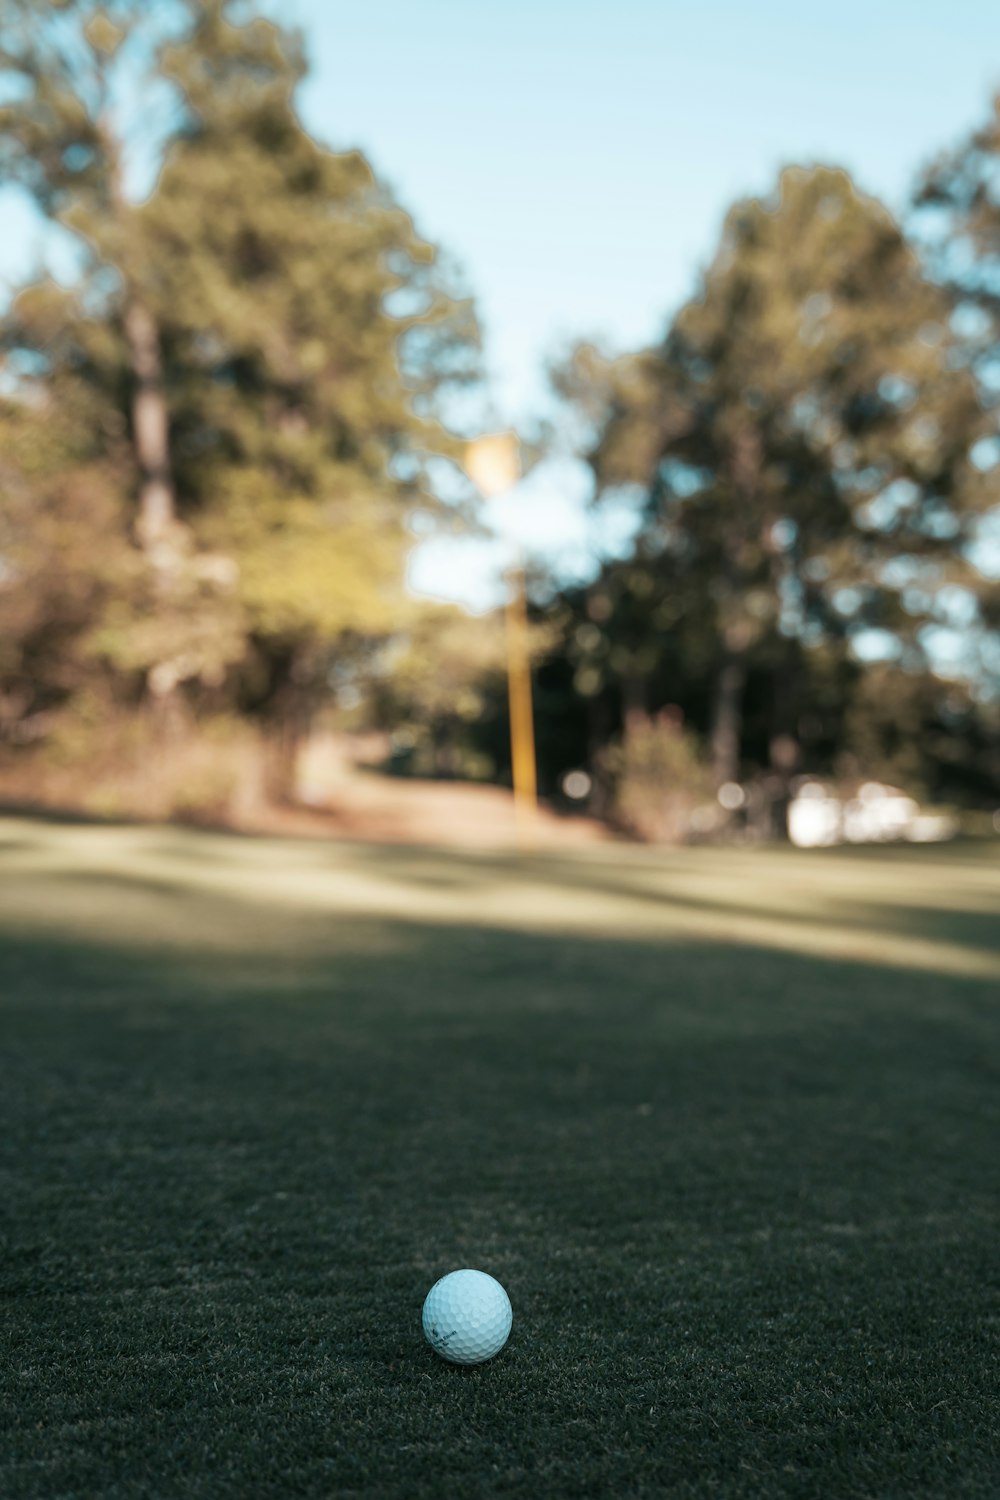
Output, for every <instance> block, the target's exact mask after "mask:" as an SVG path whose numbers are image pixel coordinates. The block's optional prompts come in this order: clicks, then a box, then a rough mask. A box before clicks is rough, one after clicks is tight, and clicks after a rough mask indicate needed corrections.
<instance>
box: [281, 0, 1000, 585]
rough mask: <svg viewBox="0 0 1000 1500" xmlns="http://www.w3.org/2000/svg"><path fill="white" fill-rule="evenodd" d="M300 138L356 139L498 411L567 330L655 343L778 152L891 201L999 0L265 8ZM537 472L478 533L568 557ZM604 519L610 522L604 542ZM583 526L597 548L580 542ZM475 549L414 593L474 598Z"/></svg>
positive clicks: (985, 43)
mask: <svg viewBox="0 0 1000 1500" xmlns="http://www.w3.org/2000/svg"><path fill="white" fill-rule="evenodd" d="M283 12H284V14H285V15H286V16H294V17H295V18H297V19H298V20H299V22H300V23H301V24H302V25H303V26H304V27H305V29H306V32H307V34H308V36H309V39H310V44H311V50H312V55H313V59H314V63H315V72H314V75H313V77H312V79H311V80H310V82H309V83H308V85H307V87H306V90H305V94H304V96H303V101H302V102H303V111H304V114H305V116H306V119H307V121H308V123H309V124H310V126H311V127H312V129H313V130H314V131H316V132H317V133H318V134H320V135H322V136H324V137H325V138H327V139H328V140H329V141H331V142H332V143H334V144H336V145H347V144H356V145H359V146H361V147H363V148H364V149H365V151H366V152H367V153H368V154H369V155H370V157H371V158H372V159H373V161H374V163H375V165H376V167H377V168H378V169H379V171H380V172H381V173H382V174H383V175H384V176H385V177H386V178H387V179H388V180H389V181H390V182H391V183H392V184H393V186H394V187H395V188H396V190H397V192H398V193H399V194H400V196H401V197H402V199H403V201H404V202H405V203H406V205H407V206H408V207H409V208H410V209H411V211H412V212H413V213H414V215H415V217H416V219H417V222H418V224H419V226H420V227H421V229H422V230H423V231H424V233H426V234H427V235H429V236H430V237H431V238H433V239H435V240H436V241H439V242H441V243H443V244H444V245H445V246H446V247H447V248H448V249H449V250H450V251H451V252H452V253H453V254H454V255H455V256H456V257H457V259H458V260H459V262H460V263H461V265H462V266H463V267H464V269H465V272H466V274H467V276H468V279H469V282H470V284H471V286H472V289H473V290H474V292H475V294H476V297H477V300H478V303H479V307H480V312H481V316H482V319H483V322H484V325H485V331H486V336H487V341H488V343H487V351H488V356H489V362H490V368H491V372H492V374H493V377H494V382H495V389H496V393H497V399H498V405H499V410H500V413H501V415H502V416H503V417H505V418H507V419H514V420H517V419H520V418H523V417H527V416H529V415H530V414H531V413H532V412H533V411H534V410H536V409H537V406H538V403H539V402H540V401H543V400H544V398H545V385H544V380H543V377H542V370H543V366H544V362H545V359H546V357H547V356H549V355H551V354H552V352H553V351H555V350H557V349H558V348H559V347H560V346H561V345H563V344H564V343H565V342H566V341H567V340H569V339H570V338H573V337H578V336H581V335H586V336H596V337H599V338H602V339H604V340H605V341H606V342H607V343H608V344H609V345H611V346H612V347H615V348H621V349H624V348H634V347H637V346H640V345H642V344H645V343H648V342H649V341H650V340H652V339H654V338H656V337H657V336H658V334H659V333H660V332H661V330H662V329H663V327H664V324H665V322H666V319H667V317H668V315H669V313H670V312H671V310H672V309H674V308H675V307H677V306H678V304H679V303H681V302H682V301H683V300H684V299H685V298H686V297H687V296H688V295H689V294H690V292H691V290H692V289H693V286H694V284H695V280H696V277H697V273H698V269H699V267H700V266H701V265H702V264H703V263H704V262H705V261H706V259H707V258H708V256H709V255H710V253H711V251H712V248H713V246H714V243H715V240H716V237H717V235H718V232H719V228H720V225H721V221H722V217H723V214H724V213H725V210H726V208H727V207H728V206H729V204H730V203H731V202H732V200H733V199H734V198H736V197H740V196H743V195H745V194H747V193H756V192H763V191H767V189H768V188H769V187H770V186H771V184H772V183H773V181H774V178H775V175H776V173H777V171H778V170H779V168H780V167H781V166H782V165H783V164H785V163H788V162H793V161H794V162H808V161H824V162H829V163H836V164H838V165H842V166H845V167H847V168H848V170H850V171H851V172H852V174H853V175H854V176H855V178H856V179H857V181H858V182H859V184H860V185H861V186H862V187H863V188H865V189H867V190H868V191H870V192H873V193H877V194H878V195H880V196H881V197H883V198H884V199H885V200H886V201H887V202H888V203H889V204H890V205H891V206H892V207H893V208H895V209H896V210H897V211H898V210H901V209H902V208H903V205H904V204H905V201H906V197H907V194H908V191H909V189H910V185H911V183H912V181H913V178H914V175H915V174H916V172H917V171H918V170H919V168H920V167H921V165H922V164H923V163H925V162H926V161H927V160H928V159H929V158H930V157H931V156H933V155H934V154H935V153H936V152H937V151H939V150H941V149H942V148H943V147H946V146H948V145H950V144H953V143H954V142H956V141H957V140H958V139H960V138H961V137H962V136H963V135H964V134H965V133H966V132H967V131H969V130H970V129H972V128H973V127H974V126H975V125H976V124H977V123H978V122H979V121H980V120H981V119H982V118H983V116H984V114H985V111H986V108H987V103H988V100H989V98H990V96H991V94H992V93H994V92H995V91H996V90H997V89H1000V0H839V3H838V4H832V3H830V4H827V5H825V6H822V7H820V6H815V5H814V6H809V5H803V4H802V3H801V0H757V3H755V4H750V3H747V0H701V3H697V0H683V3H682V0H618V3H617V4H614V5H613V4H611V3H609V0H602V3H595V0H507V3H504V4H500V3H496V0H493V3H483V0H479V3H477V0H421V3H420V4H413V3H412V0H387V3H383V4H371V5H369V6H366V7H365V6H358V5H357V4H355V3H351V4H347V3H344V0H333V3H330V0H288V3H286V4H285V5H284V6H283ZM586 492H587V486H586V479H585V476H584V475H582V474H581V473H580V472H578V471H577V470H575V469H574V468H573V467H571V466H562V467H560V468H559V469H558V470H557V471H555V472H547V473H542V474H540V475H539V476H538V477H537V479H536V480H535V481H533V482H532V483H530V484H528V485H526V486H524V493H517V494H515V495H512V496H511V497H509V499H508V500H507V501H501V502H495V504H494V511H493V514H494V519H495V520H496V523H497V524H498V527H499V529H500V530H501V531H502V532H503V533H504V534H505V535H508V536H511V535H513V536H518V537H520V538H521V540H522V541H523V542H525V543H526V544H527V545H528V547H529V548H531V549H533V550H536V551H538V552H539V553H542V554H544V555H546V556H548V557H555V558H558V559H559V560H560V561H562V562H564V563H566V564H568V565H570V566H572V565H574V564H576V565H581V566H582V565H583V560H584V557H585V554H586V553H587V552H588V551H589V550H590V549H591V548H592V547H593V546H594V544H595V543H597V542H599V541H605V542H611V543H613V541H614V537H615V527H614V524H613V523H610V522H609V523H604V524H603V526H602V523H600V522H598V521H595V519H594V518H593V517H592V516H591V515H590V514H589V513H588V509H587V506H586V503H585V498H586ZM619 530H620V528H619ZM602 532H603V536H602ZM499 556H500V549H497V548H490V547H489V546H486V545H484V544H482V543H465V544H460V543H454V542H449V543H441V544H432V545H431V546H429V547H425V548H424V549H422V551H421V553H420V554H419V555H418V556H417V557H416V559H415V562H414V567H413V570H412V578H413V581H414V583H415V584H416V585H417V586H418V587H424V588H428V589H431V590H433V591H435V592H441V593H445V594H448V593H454V594H456V595H458V596H460V597H463V598H466V599H471V600H473V601H477V602H481V601H484V600H485V599H486V598H487V597H489V596H490V595H491V594H492V592H493V589H492V586H491V578H492V577H493V575H494V574H495V569H496V563H497V559H498V557H499Z"/></svg>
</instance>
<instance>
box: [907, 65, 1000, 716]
mask: <svg viewBox="0 0 1000 1500" xmlns="http://www.w3.org/2000/svg"><path fill="white" fill-rule="evenodd" d="M998 172H1000V94H998V95H997V96H996V98H995V99H994V100H993V103H992V108H991V110H990V112H989V115H988V117H987V119H986V120H985V121H984V123H983V124H982V126H981V127H980V128H979V129H978V130H976V131H974V132H973V133H972V135H971V136H970V137H969V138H968V139H967V140H965V141H963V142H962V143H961V144H960V145H959V147H958V148H957V149H956V150H953V151H949V152H945V153H942V155H941V156H940V157H939V158H938V159H937V160H936V161H935V162H933V163H932V165H931V166H930V167H929V168H928V170H927V171H926V172H925V173H924V175H923V177H922V179H921V181H920V183H919V184H918V189H917V192H916V194H915V210H916V213H915V220H916V227H917V230H918V233H919V234H920V238H921V246H922V250H923V253H924V255H925V258H926V260H927V262H928V265H929V268H930V271H931V274H932V275H933V276H934V278H935V279H936V280H937V281H938V282H939V283H940V284H941V285H942V286H943V287H944V289H945V291H946V293H947V295H948V296H949V297H950V299H951V303H952V307H953V315H952V326H953V328H954V329H955V331H956V335H957V338H956V343H957V348H956V359H957V360H958V361H960V362H961V363H962V364H963V365H964V366H965V368H967V369H968V370H969V371H970V372H971V373H972V375H973V377H974V379H975V382H976V389H977V393H978V396H979V404H978V406H977V407H975V408H973V409H972V410H971V411H969V412H968V413H967V421H966V425H965V430H964V433H963V436H964V439H965V441H966V443H967V444H968V445H969V450H970V454H971V459H972V462H971V465H970V467H969V470H968V472H967V473H966V476H965V483H966V488H967V491H968V496H967V503H968V505H969V507H970V509H971V510H973V511H974V512H977V513H978V514H979V515H980V516H981V518H982V521H981V525H980V527H979V530H978V536H977V537H976V538H975V540H976V541H977V542H978V544H979V545H978V548H977V555H978V556H979V558H980V560H981V561H982V562H983V564H984V567H983V570H982V571H981V572H980V573H979V575H978V576H977V575H975V574H974V575H973V577H972V578H971V579H970V587H971V588H972V589H973V590H974V592H975V594H976V596H977V599H978V603H979V607H980V624H981V627H982V633H981V639H980V641H979V644H980V646H981V647H982V654H981V657H980V663H979V666H980V672H979V678H980V682H981V684H982V685H983V686H984V687H985V688H986V690H987V691H992V692H994V693H995V691H996V687H997V683H998V682H1000V621H998V611H997V606H996V596H997V592H998V590H997V582H996V578H997V572H998V569H997V564H996V546H997V538H998V535H1000V438H998V433H997V410H998V407H1000V379H998V377H1000V194H998V192H997V174H998ZM991 539H992V549H991V550H992V558H991V557H990V555H989V554H990V540H991ZM990 575H992V576H990Z"/></svg>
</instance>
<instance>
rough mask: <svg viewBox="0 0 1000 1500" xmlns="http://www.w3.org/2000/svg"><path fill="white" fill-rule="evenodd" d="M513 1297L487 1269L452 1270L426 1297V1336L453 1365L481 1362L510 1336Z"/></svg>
mask: <svg viewBox="0 0 1000 1500" xmlns="http://www.w3.org/2000/svg"><path fill="white" fill-rule="evenodd" d="M513 1316H514V1315H513V1313H512V1312H511V1307H510V1298H509V1297H508V1296H507V1293H506V1292H505V1291H504V1289H503V1287H502V1286H501V1285H500V1283H499V1281H495V1280H494V1279H493V1277H492V1276H487V1274H486V1272H485V1271H451V1272H450V1273H449V1274H448V1275H447V1276H442V1277H441V1280H440V1281H435V1283H434V1285H433V1286H432V1287H431V1289H430V1291H429V1292H428V1293H427V1296H426V1297H425V1299H424V1311H423V1318H422V1321H423V1325H424V1337H425V1338H426V1340H427V1342H428V1343H429V1344H430V1346H431V1348H432V1349H433V1350H435V1351H436V1353H438V1354H440V1356H441V1358H442V1359H448V1360H451V1363H452V1364H453V1365H479V1364H482V1362H483V1360H484V1359H492V1358H493V1356H494V1354H499V1353H500V1350H501V1349H502V1348H503V1346H504V1344H506V1342H507V1339H508V1337H509V1336H510V1325H511V1322H512V1320H513Z"/></svg>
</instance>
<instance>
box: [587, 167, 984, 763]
mask: <svg viewBox="0 0 1000 1500" xmlns="http://www.w3.org/2000/svg"><path fill="white" fill-rule="evenodd" d="M950 355H951V340H950V335H949V332H948V308H947V305H946V302H945V299H944V297H943V295H942V293H941V291H940V289H939V288H937V287H936V286H934V285H933V284H931V283H930V282H929V281H928V280H927V279H926V278H925V276H924V275H923V273H922V269H921V266H920V263H919V260H918V258H917V255H916V253H915V252H914V250H913V249H912V247H911V246H910V245H909V244H908V243H907V241H906V239H905V238H904V236H903V234H902V232H901V231H900V229H899V227H898V225H897V224H896V223H895V222H894V221H893V220H892V218H891V216H890V215H889V214H888V213H887V211H886V210H885V209H884V208H883V207H882V206H881V205H879V204H878V203H876V202H874V201H873V200H872V199H869V198H865V197H863V196H862V195H861V194H859V193H858V192H857V190H856V189H855V188H854V186H853V184H852V183H851V182H850V179H849V178H848V177H847V176H846V175H845V174H844V173H842V172H837V171H832V170H827V169H816V170H811V171H805V170H801V169H790V170H789V171H786V172H785V173H783V174H782V177H781V181H780V184H779V187H778V191H777V193H776V194H775V196H774V198H773V199H772V200H770V201H766V202H765V201H758V200H751V201H747V202H744V203H740V204H738V205H737V206H736V207H735V208H734V209H733V210H732V211H731V213H730V214H729V216H728V218H727V220H726V226H725V230H724V234H723V239H722V244H721V246H720V249H719V251H718V253H717V255H716V257H715V259H714V260H713V262H712V264H711V265H710V267H709V268H708V270H707V272H706V273H705V276H704V278H703V281H702V286H701V289H700V294H699V296H698V297H697V298H695V299H693V300H692V301H691V302H689V303H688V304H687V305H686V306H685V307H684V308H682V310H681V312H680V313H679V314H678V316H677V317H676V319H675V320H674V322H673V324H672V326H671V328H670V330H669V332H668V334H667V337H666V338H665V340H664V342H663V344H662V345H661V346H660V347H659V348H658V349H654V350H649V351H644V352H642V353H640V354H638V355H635V356H631V357H628V358H626V359H624V360H622V361H620V362H618V363H617V364H614V365H605V366H603V367H602V366H601V365H600V364H599V363H598V362H597V361H596V360H595V358H594V355H593V352H592V351H586V350H584V351H578V353H577V355H576V356H575V358H574V359H573V360H571V361H570V364H569V366H568V368H567V369H565V370H564V371H563V372H562V374H561V376H560V382H561V385H562V388H563V389H564V390H566V391H567V392H568V393H569V394H570V395H571V396H572V395H573V394H574V392H575V391H579V389H580V388H581V387H582V388H583V391H584V395H583V397H582V399H583V400H584V401H585V403H586V404H587V410H588V412H589V415H590V418H591V421H592V422H593V421H594V417H595V414H596V417H597V419H596V431H597V437H596V441H595V443H594V445H593V447H592V449H591V452H590V455H589V457H590V461H591V463H592V465H593V468H594V472H595V476H596V481H597V485H598V489H599V491H600V492H605V493H606V492H608V491H610V490H613V489H615V488H618V487H621V486H626V485H632V486H638V487H640V488H641V490H642V492H643V494H644V495H645V520H644V524H643V527H642V529H641V533H640V538H639V544H638V547H637V550H636V556H635V559H634V564H635V565H636V566H642V567H643V568H645V569H647V570H648V571H649V573H650V575H651V579H654V580H655V578H656V577H657V576H658V575H662V576H664V577H666V578H669V579H671V580H674V579H677V580H678V581H680V580H684V582H683V584H680V588H681V589H682V590H683V592H681V593H680V594H679V597H681V598H683V597H684V593H685V592H686V594H687V595H688V596H689V597H694V598H696V600H697V603H696V605H695V606H694V608H695V613H696V614H697V615H698V616H699V617H700V619H701V621H702V626H701V629H703V630H704V629H707V630H709V632H710V634H711V636H712V638H713V640H714V653H713V655H714V661H713V664H712V668H711V671H712V677H713V680H714V689H713V704H712V708H711V715H710V719H711V727H710V740H711V749H712V759H713V764H714V769H715V775H716V779H717V781H718V782H723V781H728V780H734V779H738V776H739V772H740V762H741V755H742V736H743V706H744V699H745V693H746V688H747V682H748V679H749V676H750V673H751V672H752V670H753V668H754V663H755V661H759V660H760V659H761V653H762V652H765V651H768V652H770V653H771V655H772V657H775V658H778V657H780V656H781V655H782V652H781V651H779V650H777V645H778V643H779V642H780V641H781V640H785V641H786V642H789V643H792V642H795V641H798V642H802V643H804V644H805V645H807V646H808V645H816V644H818V643H820V642H823V641H826V642H828V643H839V646H840V648H841V649H844V648H846V645H847V643H848V642H849V641H850V640H851V639H852V638H853V637H857V636H858V635H859V634H860V633H861V632H862V631H863V630H866V629H867V630H871V629H876V628H877V629H882V630H888V631H891V632H892V633H893V635H894V637H895V638H896V639H898V640H899V641H901V642H903V643H904V648H905V650H906V651H907V652H908V653H909V654H910V656H911V657H913V658H919V657H921V655H922V647H921V637H920V627H921V625H923V624H925V623H926V622H927V621H928V620H929V619H931V618H933V612H934V597H933V596H934V594H936V593H937V592H938V590H939V589H940V588H942V587H944V585H945V584H946V583H947V582H950V581H954V579H955V578H956V577H958V576H959V575H961V576H964V572H965V564H964V561H963V559H962V557H961V554H960V553H959V552H958V550H957V547H956V543H955V541H954V538H955V536H956V535H960V534H961V532H962V528H963V524H964V519H965V517H964V513H963V505H964V504H965V491H964V490H963V488H962V485H961V483H960V479H961V477H962V476H963V475H964V471H965V468H966V467H967V451H966V448H965V446H964V444H963V442H962V439H961V436H960V434H961V433H962V431H963V430H964V424H965V422H966V419H967V415H968V412H969V411H970V409H971V408H972V406H973V405H974V402H975V396H974V392H973V391H972V390H971V387H970V383H969V382H968V381H967V380H966V379H964V378H963V377H962V376H961V375H960V374H956V373H955V372H954V371H953V370H952V368H951V363H950ZM577 399H578V400H579V399H581V397H580V396H579V395H578V396H577ZM956 434H958V435H957V436H956ZM901 557H905V558H908V559H910V560H911V561H912V564H913V569H914V570H916V571H917V572H918V573H920V574H921V576H922V577H924V578H926V577H927V576H928V573H929V567H928V565H930V566H932V567H933V569H934V570H935V573H934V584H933V587H929V589H928V593H927V596H926V603H925V604H924V603H922V602H921V601H919V600H917V599H916V597H915V591H914V597H913V598H908V599H907V600H906V601H905V602H904V594H905V592H906V589H907V586H908V584H909V583H910V582H911V581H912V576H913V573H912V571H911V572H910V573H909V574H908V573H907V571H906V569H905V568H901V566H900V559H901ZM894 568H895V572H894V571H893V569H894ZM672 586H673V584H671V587H672ZM650 592H651V595H657V594H658V593H660V592H662V591H661V590H658V588H657V585H656V583H655V581H654V582H652V583H651V587H650ZM666 592H669V590H668V591H666ZM784 656H785V658H786V662H787V660H788V659H789V653H788V652H787V651H786V652H785V653H784ZM787 687H788V679H787V677H786V676H785V675H784V673H782V672H780V671H779V672H778V673H777V674H776V676H775V689H776V690H775V693H774V695H773V708H772V726H771V735H770V739H771V759H772V761H773V762H774V763H775V764H776V766H777V767H778V769H780V770H787V769H788V745H789V741H790V739H792V738H794V733H795V725H794V723H793V722H792V720H791V716H790V709H791V703H792V699H793V697H794V695H793V694H790V693H789V692H787V691H786V690H785V689H786V688H787Z"/></svg>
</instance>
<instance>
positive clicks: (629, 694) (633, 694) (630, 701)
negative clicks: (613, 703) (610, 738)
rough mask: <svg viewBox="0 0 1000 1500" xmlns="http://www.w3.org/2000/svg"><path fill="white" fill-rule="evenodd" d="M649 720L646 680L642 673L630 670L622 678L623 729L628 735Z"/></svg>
mask: <svg viewBox="0 0 1000 1500" xmlns="http://www.w3.org/2000/svg"><path fill="white" fill-rule="evenodd" d="M648 719H649V714H648V712H647V710H646V679H645V677H644V676H643V675H642V673H641V672H637V671H635V670H634V669H633V670H629V671H627V672H626V673H625V675H624V677H623V678H622V727H623V729H624V731H625V733H626V735H627V734H628V733H629V732H630V731H631V730H637V729H641V728H642V726H643V725H644V724H645V723H647V722H648Z"/></svg>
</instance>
